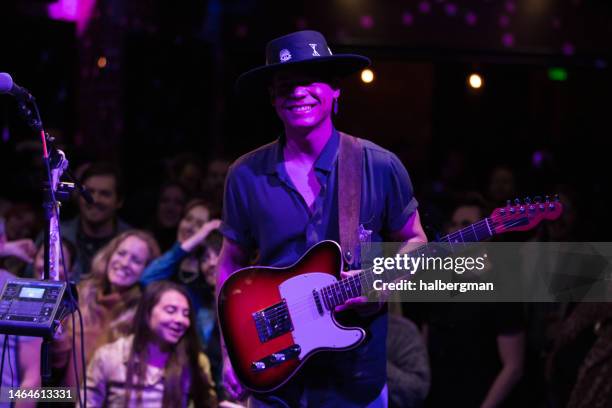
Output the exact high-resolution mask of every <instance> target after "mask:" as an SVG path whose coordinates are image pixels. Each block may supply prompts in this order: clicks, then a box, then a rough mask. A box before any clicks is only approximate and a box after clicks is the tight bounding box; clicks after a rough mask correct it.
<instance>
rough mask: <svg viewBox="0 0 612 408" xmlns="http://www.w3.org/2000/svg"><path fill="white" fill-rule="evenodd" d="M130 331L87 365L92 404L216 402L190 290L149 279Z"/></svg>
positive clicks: (169, 404)
mask: <svg viewBox="0 0 612 408" xmlns="http://www.w3.org/2000/svg"><path fill="white" fill-rule="evenodd" d="M133 328H134V330H133V334H132V335H129V336H125V337H121V338H119V339H118V340H116V341H115V342H113V343H110V344H107V345H105V346H102V347H101V348H99V349H98V350H97V351H96V353H95V354H94V356H93V358H92V360H91V363H90V364H89V367H88V369H87V405H89V406H92V407H99V406H105V407H109V408H112V407H133V406H147V407H164V408H166V407H171V406H178V407H186V406H195V407H212V406H216V405H217V402H216V396H215V391H214V384H213V381H212V378H211V374H210V363H209V361H208V358H207V357H206V356H205V355H204V354H203V353H202V352H201V351H200V345H199V341H198V338H197V334H196V330H195V314H194V309H193V307H192V304H191V301H190V299H189V294H188V293H187V291H186V290H185V289H184V288H183V287H182V286H180V285H177V284H175V283H172V282H168V281H160V282H155V283H152V284H151V285H149V286H148V287H147V288H146V290H145V292H144V294H143V296H142V299H141V301H140V304H139V305H138V309H137V311H136V314H135V316H134V326H133Z"/></svg>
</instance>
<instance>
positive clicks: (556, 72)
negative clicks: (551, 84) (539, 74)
mask: <svg viewBox="0 0 612 408" xmlns="http://www.w3.org/2000/svg"><path fill="white" fill-rule="evenodd" d="M548 79H550V80H551V81H565V80H567V71H566V70H565V68H549V69H548Z"/></svg>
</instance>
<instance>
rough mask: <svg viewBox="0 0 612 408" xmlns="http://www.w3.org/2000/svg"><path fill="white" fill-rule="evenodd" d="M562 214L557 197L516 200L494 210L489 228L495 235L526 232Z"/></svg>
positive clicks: (561, 206) (561, 207)
mask: <svg viewBox="0 0 612 408" xmlns="http://www.w3.org/2000/svg"><path fill="white" fill-rule="evenodd" d="M562 212H563V205H562V204H561V202H560V201H559V196H558V195H555V197H554V198H552V199H551V198H550V197H549V196H545V198H544V199H542V197H540V196H536V197H534V199H533V200H531V198H529V197H527V198H525V199H524V200H522V201H521V200H520V199H518V198H517V199H516V200H514V203H513V202H512V201H511V200H508V202H507V204H506V206H505V207H500V208H496V209H495V210H493V212H492V213H491V215H490V221H491V228H492V229H493V230H494V232H495V233H496V234H501V233H504V232H511V231H528V230H530V229H533V228H535V227H536V226H537V225H538V224H540V222H541V221H543V220H556V219H557V218H559V217H560V216H561V213H562Z"/></svg>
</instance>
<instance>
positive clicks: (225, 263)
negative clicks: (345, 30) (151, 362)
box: [217, 31, 426, 407]
mask: <svg viewBox="0 0 612 408" xmlns="http://www.w3.org/2000/svg"><path fill="white" fill-rule="evenodd" d="M369 64H370V61H369V59H368V58H366V57H363V56H359V55H349V54H341V55H333V54H332V52H331V50H330V49H329V47H328V46H327V43H326V41H325V38H324V37H323V36H322V35H321V34H320V33H318V32H315V31H300V32H296V33H292V34H289V35H286V36H284V37H280V38H277V39H275V40H272V41H270V42H269V43H268V45H267V47H266V65H265V66H263V67H259V68H256V69H253V70H251V71H248V72H246V73H245V74H243V75H241V76H240V78H239V79H238V82H237V88H238V90H239V91H240V92H242V93H249V92H252V91H255V90H261V89H265V87H268V89H269V90H270V94H271V99H272V104H273V106H274V108H275V110H276V113H277V115H278V117H279V118H280V119H281V121H282V122H283V124H284V130H285V132H284V135H282V136H281V137H280V138H279V139H277V140H276V141H275V142H272V143H270V144H267V145H265V146H262V147H260V148H259V149H257V150H255V151H253V152H250V153H247V154H246V155H244V156H242V157H241V158H240V159H238V160H237V161H236V162H235V163H234V164H233V165H232V166H231V168H230V170H229V173H228V176H227V179H226V185H225V195H224V209H223V224H222V227H221V231H222V233H223V235H224V242H223V248H222V252H221V259H220V261H219V275H218V281H217V287H218V288H220V287H221V285H222V283H223V282H224V281H225V280H226V279H227V277H228V276H229V275H231V273H232V272H234V271H236V270H237V269H240V268H242V267H245V266H248V262H249V259H251V258H252V255H253V254H254V253H255V251H257V252H258V263H259V264H261V265H269V266H278V267H281V266H282V267H285V266H288V265H291V264H293V263H295V262H296V261H297V260H298V259H299V258H300V257H301V256H302V255H303V254H304V253H305V252H306V251H307V250H308V249H309V248H310V247H312V246H313V245H314V244H316V243H317V242H319V241H321V240H325V239H331V240H335V241H341V240H340V238H341V237H340V235H342V232H341V230H344V229H345V227H342V226H341V225H342V224H343V222H339V220H340V221H341V219H342V218H343V217H344V214H343V213H346V212H350V208H351V205H352V203H348V204H346V203H345V201H346V200H344V199H343V197H342V194H339V193H341V192H342V193H343V192H344V191H339V190H343V187H342V186H346V185H348V184H347V182H345V181H344V180H343V177H339V175H338V173H339V167H340V166H339V151H340V146H341V145H342V146H345V143H347V142H346V141H347V140H351V141H353V142H355V143H356V144H357V146H358V147H357V148H356V149H358V150H356V151H357V152H358V156H359V161H358V163H361V164H360V166H359V168H358V169H357V170H356V171H355V177H353V178H354V179H357V181H358V182H357V184H360V186H359V189H358V190H357V191H360V193H358V194H357V197H361V200H359V199H357V200H356V201H357V207H356V209H357V210H356V211H355V212H356V214H355V219H357V218H358V220H357V222H356V224H357V223H358V225H355V229H356V230H357V231H358V234H355V235H356V236H357V235H358V237H359V238H358V239H359V240H360V241H361V242H364V241H376V242H380V241H385V240H386V241H411V242H424V241H426V237H425V234H424V232H423V229H422V227H421V224H420V220H419V215H418V212H417V202H416V200H415V198H414V195H413V191H412V184H411V182H410V178H409V176H408V173H407V172H406V169H405V168H404V166H403V165H402V163H401V162H400V161H399V159H398V158H397V157H396V156H395V155H394V154H393V153H391V152H389V151H387V150H385V149H383V148H381V147H379V146H377V145H375V144H374V143H371V142H369V141H366V140H362V139H356V138H353V137H351V136H348V135H344V134H341V133H340V132H338V131H336V129H335V128H334V126H333V123H332V116H333V114H334V113H335V112H337V109H338V98H339V96H340V89H339V88H338V86H337V79H339V78H342V77H345V76H347V75H349V74H352V73H355V72H357V71H359V70H361V69H363V68H365V67H367V66H368V65H369ZM262 102H265V101H262ZM343 157H344V156H343ZM347 161H348V160H347ZM340 173H341V174H349V173H346V172H344V170H342V171H340ZM353 204H354V203H353ZM339 224H340V226H339ZM345 224H346V223H345ZM343 246H344V243H343ZM343 249H344V250H345V251H344V253H343V255H344V260H345V262H346V263H348V264H350V265H351V266H352V267H353V269H357V268H358V267H359V260H358V257H356V256H354V255H355V253H351V252H350V251H351V250H353V249H354V250H355V251H357V248H356V247H355V248H349V250H346V248H343ZM355 272H356V271H350V272H346V273H343V276H344V277H346V276H348V275H350V274H352V273H355ZM336 311H337V312H341V313H342V314H347V313H354V314H355V315H359V316H360V317H361V318H362V319H363V321H362V323H363V324H365V327H366V329H367V331H368V333H369V336H368V338H367V340H366V341H365V342H364V343H363V344H362V345H360V346H359V347H357V348H356V349H354V350H351V351H346V352H339V353H319V354H318V355H315V356H314V357H313V358H312V359H311V360H310V361H309V362H308V363H307V364H306V365H305V366H304V367H303V369H302V370H301V371H300V373H299V374H298V375H296V376H295V377H294V378H293V379H292V380H290V381H289V382H288V383H287V384H286V385H285V386H283V387H282V388H281V389H279V390H278V391H277V392H276V391H275V392H273V393H272V394H273V395H253V396H252V397H251V398H250V399H249V403H250V404H251V405H252V406H262V407H267V406H291V407H294V406H317V407H322V406H325V407H339V406H341V407H366V406H368V407H385V406H386V405H387V404H386V386H385V383H386V361H385V340H386V339H385V338H386V332H387V321H386V309H385V308H382V307H381V306H380V305H379V304H377V303H373V302H367V301H366V299H365V298H364V297H358V298H353V299H349V300H348V301H347V302H346V303H345V304H344V305H342V306H340V307H339V308H338V309H336ZM355 312H356V313H355ZM314 335H317V334H316V333H315V334H314ZM224 371H225V373H224V385H225V387H226V389H227V390H228V393H229V394H230V396H233V397H239V396H240V395H243V394H244V389H243V387H242V386H241V384H240V383H239V381H238V380H237V378H236V376H235V374H234V372H233V371H232V369H231V365H230V363H229V360H228V359H226V360H225V370H224ZM281 401H282V402H281Z"/></svg>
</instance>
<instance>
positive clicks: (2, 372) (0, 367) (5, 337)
mask: <svg viewBox="0 0 612 408" xmlns="http://www.w3.org/2000/svg"><path fill="white" fill-rule="evenodd" d="M7 340H8V336H7V335H6V334H5V335H4V343H3V344H2V363H0V395H2V383H3V382H4V381H2V380H4V378H2V375H3V374H4V354H5V353H6V344H7Z"/></svg>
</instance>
